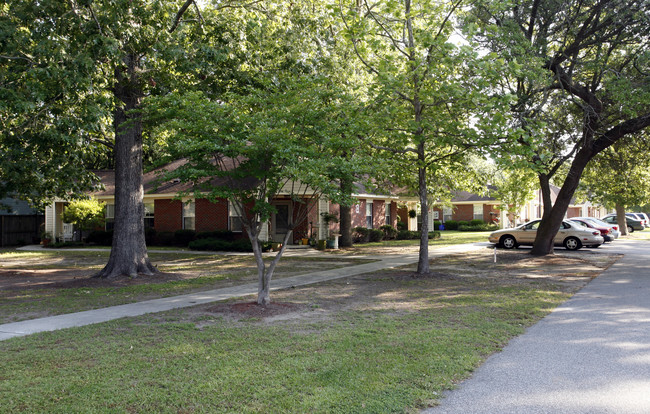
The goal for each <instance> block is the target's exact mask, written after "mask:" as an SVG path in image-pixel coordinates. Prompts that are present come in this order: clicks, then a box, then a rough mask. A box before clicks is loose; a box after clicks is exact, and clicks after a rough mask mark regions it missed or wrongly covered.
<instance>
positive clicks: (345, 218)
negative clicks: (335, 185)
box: [339, 178, 352, 247]
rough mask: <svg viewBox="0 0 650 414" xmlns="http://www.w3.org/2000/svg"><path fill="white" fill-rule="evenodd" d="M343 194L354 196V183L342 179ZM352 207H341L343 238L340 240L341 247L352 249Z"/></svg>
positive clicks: (340, 222) (340, 218) (341, 205)
mask: <svg viewBox="0 0 650 414" xmlns="http://www.w3.org/2000/svg"><path fill="white" fill-rule="evenodd" d="M340 188H341V192H342V193H344V194H346V195H350V194H352V182H351V181H350V180H349V179H347V178H341V183H340ZM351 207H352V206H346V205H344V204H340V205H339V226H340V231H341V236H340V238H339V246H340V247H352V212H351V210H350V208H351Z"/></svg>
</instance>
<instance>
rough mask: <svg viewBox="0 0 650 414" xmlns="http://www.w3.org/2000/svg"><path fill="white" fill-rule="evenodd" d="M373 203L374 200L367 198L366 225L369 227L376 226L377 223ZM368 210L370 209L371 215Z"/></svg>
mask: <svg viewBox="0 0 650 414" xmlns="http://www.w3.org/2000/svg"><path fill="white" fill-rule="evenodd" d="M372 204H373V203H372V200H366V227H367V228H369V229H372V228H374V225H375V220H374V217H373V213H374V208H373V206H372ZM368 211H370V215H368ZM368 217H370V226H368Z"/></svg>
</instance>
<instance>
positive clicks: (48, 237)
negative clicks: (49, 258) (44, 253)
mask: <svg viewBox="0 0 650 414" xmlns="http://www.w3.org/2000/svg"><path fill="white" fill-rule="evenodd" d="M51 241H52V233H50V232H49V231H44V232H43V233H41V242H43V247H47V245H48V244H50V242H51Z"/></svg>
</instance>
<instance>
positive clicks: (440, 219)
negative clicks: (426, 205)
mask: <svg viewBox="0 0 650 414" xmlns="http://www.w3.org/2000/svg"><path fill="white" fill-rule="evenodd" d="M434 211H437V212H438V218H436V216H435V214H433V212H434ZM431 217H433V220H434V221H436V220H437V221H442V217H443V216H442V209H441V208H438V207H436V208H433V209H432V210H431Z"/></svg>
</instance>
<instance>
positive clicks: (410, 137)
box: [339, 0, 503, 274]
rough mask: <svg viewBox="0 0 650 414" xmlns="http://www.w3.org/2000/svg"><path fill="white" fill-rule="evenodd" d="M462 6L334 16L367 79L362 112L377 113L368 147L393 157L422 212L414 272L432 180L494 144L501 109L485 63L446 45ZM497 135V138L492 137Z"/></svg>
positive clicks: (360, 7)
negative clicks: (340, 21) (490, 135)
mask: <svg viewBox="0 0 650 414" xmlns="http://www.w3.org/2000/svg"><path fill="white" fill-rule="evenodd" d="M459 7H460V2H452V3H440V2H433V1H411V0H405V1H403V2H402V1H396V0H390V1H384V2H381V3H374V4H369V3H368V2H365V1H357V2H355V3H354V4H353V5H351V6H350V7H349V8H341V9H340V10H339V13H340V14H341V17H342V19H343V20H344V22H345V24H346V27H347V34H346V35H347V37H348V38H349V39H350V41H351V42H352V44H353V47H354V50H355V53H356V55H357V57H358V59H359V60H360V61H361V62H362V64H363V65H364V66H365V67H366V70H367V71H368V72H369V73H370V74H371V76H372V77H371V79H370V84H369V86H368V90H369V91H368V95H369V98H368V107H369V109H370V110H372V111H373V114H375V120H374V128H375V131H376V132H375V133H373V134H368V135H369V136H372V137H373V139H372V140H370V139H367V140H366V141H367V142H368V144H369V145H371V146H372V147H373V148H375V149H376V150H377V151H379V153H380V154H383V156H384V157H389V158H391V162H393V163H395V164H394V165H399V167H398V168H395V170H394V171H395V172H397V174H395V177H394V180H395V181H396V182H399V183H400V184H406V185H407V186H408V187H409V189H410V190H412V191H413V192H415V193H417V194H418V196H419V200H420V208H421V214H422V228H421V238H420V253H419V260H418V267H417V273H419V274H424V273H428V272H429V255H428V231H429V228H428V214H429V198H430V193H431V192H432V190H435V188H437V185H438V182H437V180H436V177H440V176H444V175H445V173H446V172H447V171H448V168H452V166H457V165H459V164H461V163H462V160H464V157H465V153H466V152H467V151H469V150H470V149H472V148H479V147H482V146H485V145H489V144H491V143H493V141H492V139H491V138H490V139H487V135H486V134H483V133H482V131H483V132H485V131H489V130H490V131H493V132H496V131H497V130H498V128H499V127H498V125H499V124H500V123H501V121H503V118H501V117H499V116H490V117H488V116H482V114H483V113H484V112H486V113H487V112H490V110H491V109H492V108H494V107H495V106H498V105H499V102H497V101H493V100H492V99H490V98H489V97H488V95H487V94H485V93H484V92H486V91H488V87H489V81H488V78H487V77H485V76H484V75H485V74H487V73H489V71H490V69H489V67H490V65H489V64H488V62H489V60H490V59H492V58H493V57H494V56H485V57H484V58H483V59H480V58H479V57H478V55H477V54H476V52H475V51H474V50H473V49H472V48H471V47H469V46H456V45H455V44H454V43H452V42H451V41H450V36H451V35H452V29H453V27H452V22H453V21H454V19H455V17H454V14H455V13H456V12H457V10H459ZM495 135H497V134H495Z"/></svg>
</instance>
